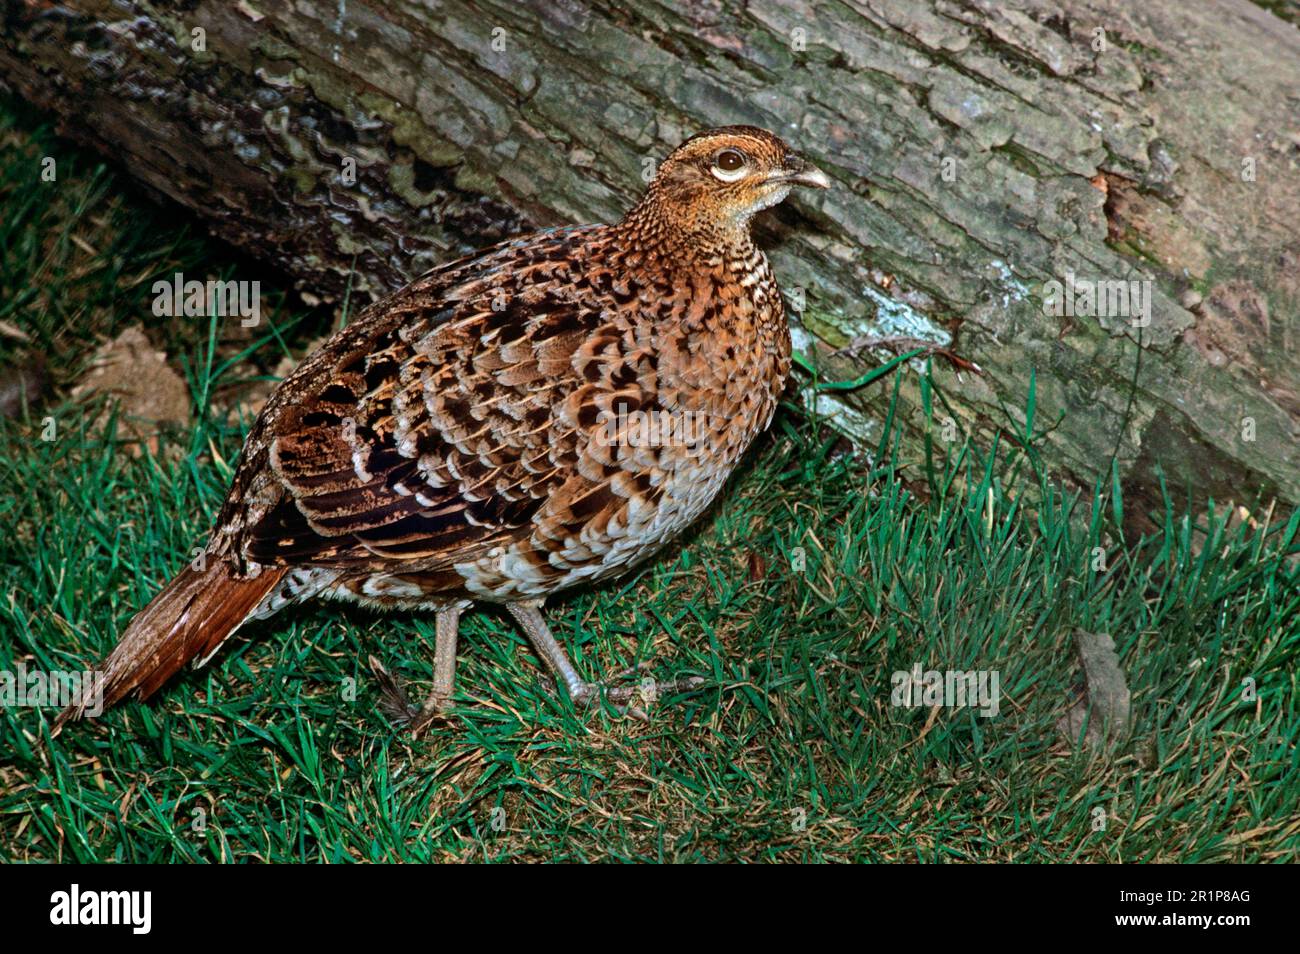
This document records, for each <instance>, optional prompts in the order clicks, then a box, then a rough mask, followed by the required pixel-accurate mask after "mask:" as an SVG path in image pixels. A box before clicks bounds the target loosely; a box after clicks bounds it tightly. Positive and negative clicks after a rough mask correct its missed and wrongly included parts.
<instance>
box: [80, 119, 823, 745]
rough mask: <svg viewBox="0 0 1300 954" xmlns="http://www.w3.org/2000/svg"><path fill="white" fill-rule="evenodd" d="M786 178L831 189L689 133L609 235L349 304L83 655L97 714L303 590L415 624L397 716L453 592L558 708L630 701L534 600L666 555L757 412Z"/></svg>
mask: <svg viewBox="0 0 1300 954" xmlns="http://www.w3.org/2000/svg"><path fill="white" fill-rule="evenodd" d="M794 186H811V187H815V188H827V187H828V186H829V180H828V179H827V177H826V175H825V174H824V173H823V172H822V171H821V170H819V169H817V168H815V167H814V166H812V165H810V164H809V163H808V162H806V161H805V160H804V159H802V158H801V157H799V156H798V155H796V154H795V153H794V152H792V150H791V149H790V148H789V147H788V146H787V145H786V144H785V143H784V142H783V141H782V140H781V139H779V138H778V137H776V136H775V135H773V134H772V133H770V132H767V131H765V130H763V129H758V128H755V127H752V126H725V127H721V128H717V129H712V130H709V131H707V132H703V133H700V134H698V135H696V136H693V137H692V138H690V139H688V140H686V141H685V142H684V143H683V144H682V145H681V146H680V147H678V148H677V149H676V150H675V151H674V152H672V153H671V155H669V156H668V157H667V158H666V159H665V160H663V162H662V163H661V164H660V166H659V168H658V170H657V172H656V174H655V176H654V179H653V180H652V181H651V183H650V185H649V187H648V189H647V190H646V192H645V194H644V196H643V197H642V198H641V199H640V201H638V202H637V203H636V205H635V206H634V207H633V208H632V209H631V211H629V212H628V213H627V214H626V216H625V217H624V218H623V219H622V221H620V222H619V223H617V224H616V225H595V226H578V227H565V228H555V229H547V230H543V231H540V232H537V233H535V234H531V235H527V236H524V237H522V238H516V239H513V240H510V241H506V242H503V243H501V244H499V245H496V246H493V247H491V248H488V249H486V250H484V251H481V252H479V253H477V254H474V255H471V256H468V257H466V258H462V259H459V260H457V261H453V262H450V263H447V264H444V265H442V266H439V267H437V268H435V269H433V270H432V271H430V272H428V273H427V274H425V275H423V276H422V277H420V278H418V279H416V280H415V281H413V282H412V283H411V284H409V285H407V286H406V287H404V288H402V289H401V290H399V291H397V292H395V293H394V294H392V295H390V296H388V297H387V298H385V299H383V300H381V301H378V302H376V303H375V304H373V305H371V306H370V307H369V308H367V309H366V310H365V311H363V312H362V313H360V314H359V315H358V316H357V317H356V318H355V320H353V321H352V322H351V323H350V324H348V325H347V326H346V327H345V328H343V329H342V330H341V331H339V332H338V333H337V334H335V335H334V336H333V337H332V338H330V339H329V340H328V341H327V342H326V343H325V344H324V345H323V346H321V347H320V349H319V350H317V351H316V352H315V353H313V354H312V355H311V356H310V357H308V358H307V359H306V360H305V361H304V362H303V364H302V365H301V366H300V367H299V368H298V369H297V370H296V371H295V372H294V373H293V374H292V375H291V376H290V377H288V378H286V379H285V380H284V381H283V382H282V383H281V384H280V386H279V387H278V388H277V389H276V391H275V392H274V394H273V395H272V396H271V398H270V399H269V401H268V402H267V404H266V406H265V408H264V409H263V411H262V413H261V415H260V416H259V417H258V419H257V421H256V422H255V424H254V426H253V428H252V430H251V432H250V433H249V435H248V439H247V441H246V443H245V446H244V449H243V453H242V455H241V458H240V463H239V466H238V468H237V470H236V473H235V477H234V480H233V483H232V486H231V489H230V493H229V495H228V497H227V499H226V502H225V504H224V506H223V508H222V510H221V513H220V516H219V518H218V519H217V522H216V526H215V528H214V530H213V532H212V534H211V536H210V538H209V542H208V544H207V547H206V548H205V550H204V552H203V555H202V558H201V559H199V560H196V561H194V563H192V564H190V565H189V566H187V567H186V568H185V569H183V570H182V571H181V572H180V574H179V575H178V576H176V577H175V578H174V579H173V580H172V581H171V582H169V583H168V584H167V585H166V586H165V587H164V588H163V589H162V591H161V592H159V593H158V594H157V595H156V596H155V597H154V598H153V600H152V601H151V602H150V603H149V604H148V605H147V606H145V608H144V609H143V610H141V611H140V612H139V613H138V614H137V615H136V616H135V617H134V618H133V619H132V620H131V622H130V623H129V624H128V626H127V628H126V630H125V632H124V633H123V634H122V637H121V640H120V641H119V642H118V644H117V646H116V648H114V649H113V650H112V652H111V653H110V654H109V655H108V657H107V659H105V660H104V661H103V663H102V664H101V671H102V673H103V686H102V688H103V700H102V701H103V703H104V705H105V706H108V705H111V704H113V703H114V702H117V701H119V700H120V699H122V698H124V697H125V696H127V695H129V694H135V695H136V696H138V697H139V698H142V699H143V698H147V697H148V696H150V695H151V694H153V693H154V692H155V691H156V690H157V689H158V688H159V687H160V686H162V685H163V684H164V683H165V682H166V681H167V680H168V678H169V677H171V676H172V675H173V674H174V673H176V672H177V671H178V670H179V669H180V668H181V667H182V666H183V665H184V664H185V663H186V662H189V661H191V660H193V661H195V665H196V666H201V665H203V664H204V663H206V662H207V661H208V660H209V659H211V658H212V656H213V655H214V654H215V653H216V652H217V650H218V649H219V648H220V646H221V645H222V644H223V643H224V642H225V640H226V639H227V638H228V637H229V636H230V634H231V633H233V632H234V631H235V630H236V629H238V628H239V627H240V626H241V625H242V624H243V623H245V622H247V621H248V620H250V619H262V618H265V617H268V616H270V615H272V614H273V613H275V612H277V611H279V610H280V609H282V608H283V607H285V606H287V605H289V604H292V603H299V602H302V601H304V600H308V599H311V598H337V599H344V600H350V601H354V602H357V603H361V604H364V605H367V606H372V607H378V608H382V609H404V610H419V611H425V612H428V611H432V612H433V613H434V614H435V634H436V635H435V645H434V682H433V687H432V693H431V694H430V695H429V697H428V699H427V700H426V701H425V702H424V703H423V705H421V706H419V707H418V708H417V707H416V706H412V705H410V704H409V703H408V702H407V701H406V697H405V694H404V692H402V691H401V687H400V686H397V685H396V684H395V683H394V682H392V681H391V680H390V679H388V677H387V676H386V672H385V671H384V670H383V667H382V666H380V665H377V664H376V663H375V662H374V661H372V667H373V668H375V669H376V672H377V674H378V675H379V676H380V679H381V688H385V692H386V695H387V696H388V697H389V699H390V701H394V700H395V704H396V705H397V707H398V708H399V710H400V711H399V715H400V716H401V718H402V721H406V722H407V723H408V724H409V725H410V726H411V727H412V728H415V729H418V728H420V727H422V726H423V725H425V724H427V723H428V722H429V721H430V720H432V719H433V718H434V717H436V716H437V715H439V714H440V713H442V712H443V711H444V710H445V709H446V708H447V706H448V704H449V700H450V699H451V696H452V690H453V679H454V675H455V667H456V644H457V633H458V627H459V621H460V616H461V614H462V612H463V611H464V610H465V609H466V608H468V607H469V606H471V605H472V604H474V603H475V602H485V603H489V604H498V605H503V606H504V607H505V608H506V609H507V611H508V612H509V613H510V615H511V616H513V617H514V619H515V620H516V621H517V622H518V624H519V626H520V627H521V628H522V630H523V632H524V633H525V634H526V635H527V637H528V639H529V641H530V642H531V643H532V645H533V647H534V649H535V650H536V652H537V654H538V655H539V656H540V657H541V659H542V660H543V662H544V663H545V664H546V665H547V666H548V667H549V668H550V670H551V671H552V672H553V673H554V675H555V677H556V679H557V682H559V683H563V685H564V686H565V688H566V690H567V692H568V694H569V696H570V697H571V698H572V699H573V700H574V701H575V702H591V701H593V700H597V699H599V698H607V699H610V701H611V702H613V703H619V702H624V701H626V700H628V699H630V698H631V691H632V690H631V689H630V687H607V686H606V685H605V684H604V683H594V682H589V681H587V680H586V679H584V678H583V677H582V676H581V675H580V674H579V673H578V671H577V670H576V669H575V668H574V666H573V664H572V663H571V662H570V661H569V658H568V655H567V654H566V653H565V651H564V649H563V647H562V646H561V644H560V643H559V642H558V641H557V640H556V638H555V637H554V636H553V635H552V634H551V632H550V630H549V628H548V627H547V625H546V621H545V619H544V617H543V615H542V606H543V603H544V602H545V600H546V599H547V597H549V596H551V595H553V594H555V593H558V592H561V591H563V590H565V589H567V588H569V587H572V586H574V585H576V584H580V583H595V582H599V581H601V580H605V579H607V578H610V577H613V576H616V575H618V574H621V573H624V572H626V571H627V570H629V569H630V568H632V567H635V566H636V565H637V564H639V563H641V562H643V561H645V560H646V559H648V558H649V557H651V556H652V555H654V554H655V553H656V552H657V551H659V550H660V549H661V548H663V547H664V546H665V545H666V544H668V543H669V542H670V541H671V540H672V539H673V538H674V537H675V536H677V535H678V534H679V533H680V532H681V531H682V530H684V529H685V528H686V527H688V526H689V525H690V524H691V523H692V522H693V521H694V520H695V519H696V518H698V517H699V516H700V515H701V514H702V513H703V512H704V510H705V509H706V508H707V507H708V506H709V504H710V502H711V501H713V499H714V498H715V497H716V496H717V495H718V493H719V491H720V490H721V488H722V487H723V485H724V483H725V482H726V480H727V477H728V475H729V474H730V473H731V471H732V470H733V469H734V467H735V466H736V463H737V461H739V460H740V457H741V455H742V454H744V452H745V450H746V448H748V447H749V445H750V444H751V443H752V442H753V440H754V438H755V437H756V436H757V435H758V434H759V433H761V432H762V431H763V430H764V429H765V428H766V427H767V426H768V424H769V423H770V421H771V419H772V415H773V413H774V411H775V408H776V406H777V402H778V399H779V397H780V395H781V392H782V390H783V389H784V387H785V382H786V376H787V374H788V373H789V370H790V333H789V328H788V326H787V324H786V319H785V311H784V307H783V303H782V298H781V293H780V290H779V289H778V287H777V283H776V280H775V278H774V277H773V274H772V271H771V268H770V267H769V265H768V262H767V259H766V257H765V256H764V255H763V253H762V252H761V251H760V250H759V249H758V248H757V247H756V246H755V245H754V243H753V241H752V240H751V237H750V222H751V219H752V217H753V215H754V214H755V213H757V212H759V211H760V210H762V209H765V208H768V207H770V206H772V205H775V204H776V203H778V202H781V201H782V200H783V199H785V198H786V196H787V194H788V193H789V192H790V190H791V188H792V187H794ZM694 684H695V682H691V683H689V685H694ZM84 707H85V702H84V701H83V702H82V704H81V706H72V707H69V708H68V709H66V710H64V712H63V713H62V714H61V715H60V716H59V719H58V723H59V724H60V725H61V724H62V723H63V722H64V721H66V720H67V719H69V718H73V717H80V716H81V715H82V712H83V710H84Z"/></svg>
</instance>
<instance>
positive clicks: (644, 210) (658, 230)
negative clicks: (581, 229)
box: [624, 126, 830, 248]
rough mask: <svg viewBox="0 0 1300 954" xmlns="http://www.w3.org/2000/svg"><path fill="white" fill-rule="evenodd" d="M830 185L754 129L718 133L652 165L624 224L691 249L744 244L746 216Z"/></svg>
mask: <svg viewBox="0 0 1300 954" xmlns="http://www.w3.org/2000/svg"><path fill="white" fill-rule="evenodd" d="M829 185H830V180H829V179H828V178H827V177H826V174H825V173H824V172H822V171H821V170H820V169H818V168H817V167H816V166H814V165H812V164H810V163H809V162H808V161H807V160H805V159H804V158H803V157H802V156H800V155H798V154H797V153H796V152H794V150H792V149H791V148H790V146H788V145H787V144H786V143H785V142H784V141H783V140H781V139H780V138H779V137H777V136H775V135H773V134H772V133H770V132H768V131H767V130H765V129H759V128H758V127H756V126H721V127H719V128H717V129H710V130H708V131H706V132H702V133H699V134H697V135H695V136H692V137H691V138H690V139H687V140H686V141H685V142H684V143H682V144H681V145H680V146H678V147H677V149H676V150H674V151H673V153H672V154H671V155H669V156H668V158H667V159H665V160H664V161H663V162H662V163H661V164H660V166H659V170H658V172H657V174H656V175H655V177H654V180H653V181H652V182H651V183H650V188H649V189H647V190H646V194H645V196H644V197H643V198H642V199H641V201H640V202H638V203H637V205H636V206H634V207H633V208H632V210H631V211H630V212H629V213H628V214H627V217H626V218H625V219H624V223H625V224H627V225H629V226H632V227H633V228H634V229H636V230H637V231H639V232H641V233H642V235H643V237H646V238H658V239H661V240H666V241H673V240H682V239H684V240H686V242H687V243H688V244H691V245H694V246H696V247H704V248H709V247H715V246H717V245H719V244H725V245H734V244H736V243H737V241H743V242H745V243H746V244H747V240H748V233H749V222H750V219H751V218H752V217H753V216H754V213H756V212H759V211H761V210H763V209H766V208H770V207H771V206H773V205H776V204H777V203H778V202H781V201H782V200H783V199H785V197H786V196H787V195H789V194H790V190H791V189H792V188H793V187H794V186H811V187H813V188H816V189H825V188H827V187H829Z"/></svg>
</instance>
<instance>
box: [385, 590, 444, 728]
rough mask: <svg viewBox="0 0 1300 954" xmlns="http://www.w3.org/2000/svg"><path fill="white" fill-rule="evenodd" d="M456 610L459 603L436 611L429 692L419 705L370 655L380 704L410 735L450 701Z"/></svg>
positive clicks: (434, 716)
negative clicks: (412, 701) (431, 686)
mask: <svg viewBox="0 0 1300 954" xmlns="http://www.w3.org/2000/svg"><path fill="white" fill-rule="evenodd" d="M460 613H461V608H460V607H459V606H452V607H449V608H448V609H443V610H438V614H437V617H436V619H435V622H434V644H433V691H432V692H430V693H429V696H428V698H426V699H425V700H424V702H423V703H422V704H421V705H419V706H415V705H413V704H412V703H411V700H410V697H408V696H407V694H406V690H405V689H403V688H402V686H401V684H400V683H399V682H398V681H397V680H396V679H394V678H393V677H392V675H390V674H389V672H388V670H387V669H385V668H384V667H383V664H382V663H380V662H379V660H377V659H375V657H373V656H371V657H370V668H371V670H373V671H374V673H375V676H376V678H378V680H379V691H380V695H381V697H382V699H381V706H382V707H383V709H384V711H385V712H387V713H388V715H389V716H390V717H391V718H392V719H393V720H394V721H396V722H398V723H400V724H402V725H405V726H407V727H408V728H409V729H410V730H411V733H412V734H419V733H420V732H421V731H422V730H423V729H424V728H425V727H426V726H427V725H428V724H429V723H430V722H432V721H433V720H434V719H435V718H437V717H438V716H439V715H441V714H442V713H443V712H445V711H446V710H447V707H448V705H449V704H450V703H451V693H452V688H453V687H454V685H455V680H456V639H457V636H458V635H459V633H460Z"/></svg>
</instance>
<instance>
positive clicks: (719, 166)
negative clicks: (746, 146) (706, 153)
mask: <svg viewBox="0 0 1300 954" xmlns="http://www.w3.org/2000/svg"><path fill="white" fill-rule="evenodd" d="M747 165H748V163H747V162H746V160H745V154H744V153H743V152H740V151H739V150H738V149H724V150H722V151H721V152H720V153H718V154H717V155H716V156H714V157H713V174H714V175H715V176H717V177H718V178H719V179H721V180H722V181H723V182H735V181H736V180H737V179H739V178H740V177H741V176H743V175H744V174H745V170H746V166H747Z"/></svg>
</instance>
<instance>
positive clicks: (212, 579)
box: [54, 560, 287, 730]
mask: <svg viewBox="0 0 1300 954" xmlns="http://www.w3.org/2000/svg"><path fill="white" fill-rule="evenodd" d="M286 572H287V570H285V569H266V570H263V571H262V573H261V574H259V575H258V576H256V577H254V578H252V579H248V580H239V579H235V578H234V577H232V576H231V575H230V567H229V565H228V564H227V563H225V562H224V561H222V560H210V561H209V563H208V565H207V567H206V568H205V569H202V570H195V569H194V568H193V566H192V565H191V566H187V567H186V568H185V569H184V570H182V571H181V572H180V573H179V574H178V575H177V576H176V577H175V578H174V579H173V580H172V581H171V582H170V583H168V584H167V585H166V586H164V587H163V588H162V590H161V591H160V592H159V593H158V595H157V596H155V597H154V598H153V599H152V600H150V601H149V604H148V605H147V606H146V607H145V608H144V609H142V610H140V612H139V613H137V614H136V615H135V617H134V618H133V619H132V620H131V622H130V623H128V624H127V627H126V630H125V632H123V633H122V638H121V639H119V640H118V643H117V646H115V647H114V648H113V651H112V652H111V653H109V654H108V658H107V659H105V660H104V661H103V662H102V663H100V665H99V667H98V671H100V672H102V673H103V674H104V678H103V683H102V686H103V704H104V708H107V707H109V706H111V705H112V704H113V703H115V702H117V701H119V700H121V699H123V698H124V697H126V696H127V695H130V694H131V693H134V694H135V695H136V696H137V697H138V698H140V699H147V698H148V697H149V696H151V695H152V694H153V693H154V692H155V691H157V689H158V688H159V687H160V686H161V685H162V684H163V683H165V682H166V681H167V680H168V679H170V678H171V677H172V676H173V675H175V674H176V672H177V671H178V670H180V668H181V667H182V666H184V665H185V664H186V663H187V662H189V661H190V660H191V659H195V658H198V659H205V658H207V657H208V656H210V655H211V654H212V653H213V652H215V651H216V649H217V647H218V646H220V645H221V643H222V642H223V641H224V640H225V639H226V637H227V636H229V635H230V634H231V633H233V632H234V631H235V630H236V629H238V628H239V626H240V625H241V624H242V623H243V622H244V620H245V619H247V618H248V614H249V613H250V612H252V611H253V610H254V609H255V608H256V607H257V605H258V604H259V603H260V602H261V601H262V599H263V597H265V596H266V595H267V594H268V593H269V592H271V589H272V588H273V587H274V586H275V585H276V584H277V583H278V582H280V579H281V577H283V576H284V574H285V573H286ZM90 701H91V700H89V699H83V700H80V701H79V702H78V703H75V704H73V705H70V706H68V707H67V708H66V709H64V710H63V711H62V712H60V713H59V716H58V718H57V719H55V720H54V728H55V730H57V729H58V728H59V727H60V726H62V725H63V723H64V722H67V721H68V720H69V719H77V718H80V717H81V715H82V713H83V712H84V711H85V709H86V707H87V705H88V704H89V703H90Z"/></svg>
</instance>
